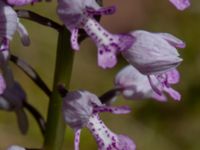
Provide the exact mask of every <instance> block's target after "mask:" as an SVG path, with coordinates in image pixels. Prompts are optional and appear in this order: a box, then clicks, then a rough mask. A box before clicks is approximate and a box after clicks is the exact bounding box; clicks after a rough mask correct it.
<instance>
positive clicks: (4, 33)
mask: <svg viewBox="0 0 200 150" xmlns="http://www.w3.org/2000/svg"><path fill="white" fill-rule="evenodd" d="M0 27H1V28H0V51H4V50H8V49H9V43H10V40H12V37H13V35H14V33H15V32H16V31H18V33H19V35H20V37H21V40H22V43H23V45H25V46H28V45H29V44H30V39H29V37H28V32H27V30H26V28H25V27H24V26H23V25H22V24H21V23H20V21H19V18H18V17H17V14H16V12H15V11H14V9H13V8H12V7H11V6H9V5H7V4H6V3H5V2H4V1H2V0H1V1H0Z"/></svg>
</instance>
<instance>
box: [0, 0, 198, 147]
mask: <svg viewBox="0 0 200 150" xmlns="http://www.w3.org/2000/svg"><path fill="white" fill-rule="evenodd" d="M113 4H115V5H116V7H117V12H116V13H115V14H114V15H111V16H105V17H103V18H102V20H101V23H102V24H103V26H104V27H105V28H106V29H108V30H109V31H110V32H112V33H119V32H122V33H124V32H128V31H131V30H137V29H143V30H148V31H152V32H169V33H172V34H174V35H176V36H177V37H179V38H181V39H182V40H184V41H185V42H186V44H187V47H186V49H184V50H180V53H181V56H182V57H183V59H184V62H183V63H182V65H181V66H180V67H179V70H180V72H181V82H180V84H179V85H177V86H176V87H175V88H176V89H178V90H179V91H180V93H181V94H182V100H181V101H180V102H174V101H173V100H172V99H170V98H169V100H168V102H166V103H160V102H157V101H154V100H138V101H127V100H124V99H123V98H122V97H119V98H118V101H117V102H116V103H115V104H114V105H121V104H123V105H129V106H131V107H132V110H133V111H132V113H131V114H129V115H123V116H122V115H113V114H107V113H106V114H103V115H102V119H103V120H104V122H105V123H106V125H107V126H108V127H109V128H111V130H112V131H114V132H116V133H120V134H127V135H128V136H129V137H131V138H132V139H134V141H135V143H136V144H137V150H152V149H153V150H200V45H199V37H200V29H199V28H200V1H198V0H192V7H190V8H189V9H187V10H186V11H184V12H179V11H177V10H176V9H175V8H174V7H173V6H172V5H171V4H170V3H169V2H168V0H126V1H123V0H115V1H112V0H105V1H104V5H105V6H109V5H113ZM24 8H27V9H31V10H33V11H35V12H37V13H39V14H41V15H43V16H46V17H49V18H52V19H53V20H55V21H58V22H59V20H58V18H57V16H56V12H55V9H56V2H51V3H45V2H42V3H39V4H35V5H34V6H32V7H30V6H29V7H24ZM21 21H22V22H23V24H24V25H25V26H26V27H27V29H28V31H29V34H30V37H31V40H32V43H31V46H30V47H28V48H25V47H23V46H22V44H21V43H20V39H19V36H18V35H16V36H15V38H14V39H13V42H12V45H11V50H12V53H14V54H16V55H18V56H20V57H21V58H23V59H24V60H25V61H27V62H28V63H29V64H31V65H32V66H33V67H34V68H35V69H36V70H37V71H38V73H39V74H40V75H41V77H42V78H43V79H44V81H45V82H46V83H47V84H48V86H49V87H51V86H52V79H53V71H54V63H55V54H56V43H57V33H56V31H54V30H52V29H49V28H47V27H44V26H41V25H38V24H36V23H33V22H30V21H27V20H21ZM66 40H68V39H66ZM11 65H12V64H11ZM125 65H126V62H125V61H124V60H123V59H121V58H120V59H119V63H118V65H117V66H116V67H115V68H113V69H109V70H103V69H101V68H99V67H97V59H96V47H95V45H94V44H93V43H92V42H91V40H89V39H87V40H85V41H84V42H83V43H82V44H81V51H80V52H77V53H76V56H75V62H74V67H73V77H72V81H71V89H87V90H89V91H92V92H94V93H96V94H97V95H101V94H102V93H104V92H105V91H106V90H108V89H111V88H112V87H113V78H114V76H115V74H116V73H117V72H118V70H119V69H120V68H122V67H123V66H125ZM12 67H13V70H14V72H15V79H16V80H17V81H20V83H21V84H22V86H23V87H24V89H26V92H27V95H28V101H29V102H30V103H31V104H33V105H34V106H35V107H37V108H38V109H39V111H40V112H41V113H42V114H43V115H44V116H45V118H46V113H47V104H48V98H47V97H46V96H45V95H44V94H43V93H42V92H41V91H40V90H39V89H38V88H37V87H36V86H35V85H34V84H33V82H32V81H31V80H30V79H29V78H28V77H26V75H24V74H23V73H22V72H21V71H20V70H19V69H18V68H16V67H15V66H14V65H12ZM29 122H30V127H29V131H28V134H27V135H26V136H24V135H21V134H20V132H19V130H18V127H17V123H16V117H15V114H14V113H12V112H5V111H0V149H1V150H5V149H6V147H7V146H8V145H11V144H18V145H21V146H26V147H40V146H41V145H42V142H43V139H42V136H41V133H40V132H39V129H38V127H37V124H36V122H35V120H33V118H32V117H31V116H30V115H29ZM63 149H65V150H73V131H72V130H71V129H69V128H67V130H66V139H65V145H64V147H63ZM81 149H82V150H93V149H94V150H95V149H96V143H95V142H94V140H93V138H92V136H91V134H90V133H89V132H88V131H87V130H84V132H83V133H82V135H81Z"/></svg>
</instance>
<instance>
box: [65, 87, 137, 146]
mask: <svg viewBox="0 0 200 150" xmlns="http://www.w3.org/2000/svg"><path fill="white" fill-rule="evenodd" d="M101 112H111V113H114V114H126V113H129V112H130V109H129V108H128V107H126V106H122V107H110V106H105V105H103V104H101V102H100V100H99V99H98V97H97V96H96V95H94V94H92V93H90V92H87V91H74V92H69V93H67V95H66V96H65V97H64V98H63V116H64V120H65V122H66V123H68V125H69V126H70V127H71V128H73V129H74V130H75V140H74V145H75V150H79V142H80V133H81V129H82V128H83V127H86V128H88V129H89V130H90V132H91V133H92V135H93V137H94V138H95V140H96V142H97V144H98V149H99V150H135V148H136V146H135V144H134V142H133V141H132V140H131V139H129V138H128V137H127V136H124V135H118V134H115V133H113V132H112V131H111V130H110V129H108V128H107V127H106V126H105V124H104V123H103V121H102V120H100V118H99V113H101Z"/></svg>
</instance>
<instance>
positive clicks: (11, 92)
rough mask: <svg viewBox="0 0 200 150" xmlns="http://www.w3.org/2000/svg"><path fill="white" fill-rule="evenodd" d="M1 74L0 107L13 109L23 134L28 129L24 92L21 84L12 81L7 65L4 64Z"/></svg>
mask: <svg viewBox="0 0 200 150" xmlns="http://www.w3.org/2000/svg"><path fill="white" fill-rule="evenodd" d="M2 70H3V75H0V81H1V82H0V87H1V89H0V109H2V110H7V111H14V112H15V113H16V116H17V120H18V125H19V128H20V130H21V132H22V133H23V134H25V133H26V132H27V129H28V119H27V115H26V113H25V111H24V107H23V104H24V102H25V101H26V93H25V91H24V90H23V89H22V87H21V85H20V84H19V83H17V82H16V81H14V78H13V74H12V71H11V69H10V68H9V66H6V67H5V66H4V68H3V69H2Z"/></svg>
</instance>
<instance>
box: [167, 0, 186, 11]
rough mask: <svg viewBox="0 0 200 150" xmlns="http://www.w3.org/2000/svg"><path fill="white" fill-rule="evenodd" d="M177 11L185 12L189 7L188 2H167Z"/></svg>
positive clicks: (178, 0) (172, 0)
mask: <svg viewBox="0 0 200 150" xmlns="http://www.w3.org/2000/svg"><path fill="white" fill-rule="evenodd" d="M169 1H170V2H171V3H172V4H173V5H174V6H175V7H176V8H177V9H178V10H185V9H186V8H188V7H189V6H190V0H169Z"/></svg>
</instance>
